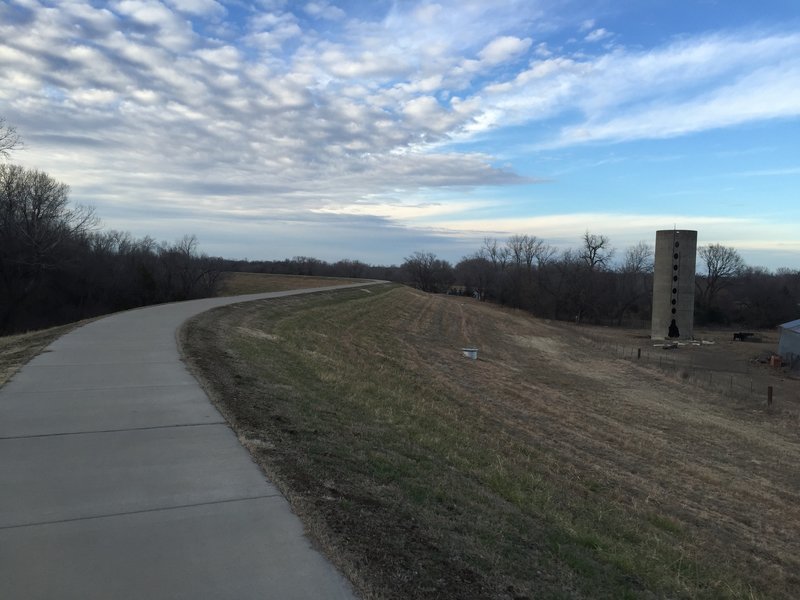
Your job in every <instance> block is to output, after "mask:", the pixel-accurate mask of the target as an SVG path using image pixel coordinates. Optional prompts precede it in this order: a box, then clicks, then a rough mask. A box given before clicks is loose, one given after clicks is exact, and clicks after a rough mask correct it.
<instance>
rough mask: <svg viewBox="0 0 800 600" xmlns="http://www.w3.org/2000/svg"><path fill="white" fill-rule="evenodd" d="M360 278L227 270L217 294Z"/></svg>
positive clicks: (319, 285)
mask: <svg viewBox="0 0 800 600" xmlns="http://www.w3.org/2000/svg"><path fill="white" fill-rule="evenodd" d="M358 282H359V280H358V279H345V278H339V277H307V276H305V275H273V274H270V273H238V272H227V273H224V274H223V275H222V278H221V279H220V285H219V291H218V292H217V296H239V295H240V294H260V293H263V292H283V291H286V290H301V289H307V288H312V287H325V286H328V285H346V284H348V283H358Z"/></svg>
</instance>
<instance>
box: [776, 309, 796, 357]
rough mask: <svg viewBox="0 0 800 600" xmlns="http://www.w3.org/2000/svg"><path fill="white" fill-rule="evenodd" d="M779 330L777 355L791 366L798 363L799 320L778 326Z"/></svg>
mask: <svg viewBox="0 0 800 600" xmlns="http://www.w3.org/2000/svg"><path fill="white" fill-rule="evenodd" d="M778 327H779V328H780V330H781V337H780V341H779V342H778V354H780V355H781V357H782V358H783V360H784V361H785V362H788V363H790V364H791V365H792V366H794V365H795V364H797V363H798V362H799V361H800V319H796V320H794V321H789V322H788V323H784V324H782V325H778Z"/></svg>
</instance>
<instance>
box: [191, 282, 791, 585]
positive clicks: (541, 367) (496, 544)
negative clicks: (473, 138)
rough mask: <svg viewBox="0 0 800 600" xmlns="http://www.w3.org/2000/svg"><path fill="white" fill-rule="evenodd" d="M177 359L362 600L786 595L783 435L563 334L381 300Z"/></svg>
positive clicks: (250, 326)
mask: <svg viewBox="0 0 800 600" xmlns="http://www.w3.org/2000/svg"><path fill="white" fill-rule="evenodd" d="M182 339H183V343H184V347H185V351H186V352H187V353H188V356H189V357H190V358H191V360H192V362H193V364H194V365H195V367H196V368H197V369H198V370H199V372H201V373H202V375H203V377H204V378H205V381H206V384H207V385H208V387H209V389H210V390H211V391H212V393H213V395H214V397H215V398H216V399H217V401H218V402H219V405H220V408H221V409H222V411H223V412H224V414H225V415H226V416H227V418H228V419H229V420H230V421H231V423H232V424H233V427H234V428H235V429H236V431H237V432H238V434H239V436H240V438H241V439H242V440H243V441H244V443H245V444H246V445H247V446H248V448H249V449H250V450H251V452H252V453H253V454H254V456H255V457H256V459H257V460H258V461H259V463H260V464H261V465H262V466H263V468H264V469H265V470H266V472H267V473H268V475H269V476H270V477H271V478H273V479H274V480H275V481H276V482H277V483H278V485H279V486H280V487H281V489H282V490H283V491H284V493H285V494H286V495H287V497H288V498H289V499H290V502H291V503H292V505H293V506H294V508H295V510H296V511H297V512H298V513H299V514H300V515H301V516H302V518H303V519H304V521H305V522H306V524H307V526H308V528H309V531H310V532H311V535H312V537H314V538H315V539H316V540H317V542H318V543H319V544H321V545H322V547H323V548H324V549H325V550H326V551H327V552H328V553H329V555H330V556H331V557H332V558H333V560H334V561H335V562H336V563H337V564H338V565H339V566H340V567H341V568H342V569H343V570H344V571H345V572H346V573H347V574H348V576H349V577H350V578H351V579H352V580H353V581H354V583H355V585H356V587H357V589H358V590H359V591H360V592H361V594H362V595H363V596H364V597H365V598H515V599H522V598H573V597H574V598H581V597H583V598H624V597H631V598H653V597H658V598H661V597H664V598H699V597H707V598H725V597H730V598H762V597H763V598H793V597H796V596H797V593H798V589H800V578H798V573H800V552H798V551H799V550H800V541H798V540H800V535H798V534H800V460H799V459H800V436H798V432H797V425H798V424H797V422H796V421H795V422H792V423H786V422H785V421H786V418H787V417H786V416H785V415H783V414H782V413H768V412H766V411H765V410H763V409H761V408H759V407H750V408H749V409H748V410H742V407H741V406H740V405H734V404H732V403H728V402H726V400H725V398H723V397H719V396H714V397H711V396H709V392H707V391H703V390H700V389H698V388H696V387H692V386H689V385H687V384H685V383H681V382H680V381H679V380H676V379H673V378H670V377H667V376H665V375H664V374H663V373H661V372H660V371H657V370H652V369H650V368H648V367H642V366H640V365H639V364H637V363H635V362H633V361H631V360H620V359H616V358H608V357H607V356H604V355H603V353H602V352H599V351H598V350H597V349H596V348H595V347H594V346H593V345H592V343H591V342H590V341H589V340H588V338H584V337H582V336H581V334H580V330H577V329H576V328H575V327H571V326H564V325H557V324H549V323H546V322H543V321H541V320H537V319H534V318H531V317H529V316H527V315H525V314H522V313H517V312H510V311H505V310H501V309H498V308H496V307H493V306H490V305H486V304H482V303H478V302H474V301H472V300H468V299H463V298H456V297H442V296H431V295H426V294H422V293H418V292H415V291H413V290H409V289H407V288H401V287H396V286H382V287H378V288H371V289H369V290H367V289H361V290H350V291H343V292H330V293H324V294H317V295H314V296H311V297H295V298H286V299H281V300H277V301H266V302H256V303H248V304H243V305H237V306H234V307H230V308H226V309H221V310H217V311H212V312H210V313H206V314H205V315H202V316H200V317H198V318H196V319H194V320H193V321H191V322H190V323H189V324H188V325H187V326H186V327H185V328H184V330H183V334H182ZM467 345H469V346H473V345H474V346H477V347H478V348H479V352H480V353H479V360H477V361H471V360H469V359H466V358H463V357H462V356H461V355H460V352H459V350H460V348H461V347H462V346H467Z"/></svg>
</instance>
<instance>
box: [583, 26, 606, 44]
mask: <svg viewBox="0 0 800 600" xmlns="http://www.w3.org/2000/svg"><path fill="white" fill-rule="evenodd" d="M609 37H611V32H610V31H607V30H606V29H603V28H602V27H600V28H599V29H594V30H592V31H590V32H589V33H588V34H586V37H585V38H584V39H585V40H586V41H587V42H599V41H601V40H604V39H606V38H609Z"/></svg>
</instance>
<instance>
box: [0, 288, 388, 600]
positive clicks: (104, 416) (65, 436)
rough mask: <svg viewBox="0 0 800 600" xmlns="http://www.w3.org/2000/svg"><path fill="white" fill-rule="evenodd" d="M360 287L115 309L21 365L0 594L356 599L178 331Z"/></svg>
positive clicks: (0, 450) (2, 504) (0, 500)
mask: <svg viewBox="0 0 800 600" xmlns="http://www.w3.org/2000/svg"><path fill="white" fill-rule="evenodd" d="M376 283H377V282H376ZM361 285H363V284H356V285H350V286H335V287H328V288H315V289H307V290H297V291H291V292H276V293H269V294H254V295H249V296H237V297H232V298H209V299H203V300H193V301H189V302H180V303H175V304H165V305H160V306H154V307H148V308H143V309H137V310H132V311H128V312H124V313H118V314H115V315H112V316H109V317H105V318H103V319H101V320H98V321H95V322H93V323H90V324H88V325H85V326H83V327H80V328H79V329H76V330H75V331H73V332H71V333H69V334H67V335H65V336H63V337H62V338H60V339H58V340H57V341H56V342H54V343H53V344H51V345H50V346H49V347H48V348H47V350H46V351H45V352H43V353H42V354H40V355H39V356H38V357H36V358H35V359H34V360H32V361H31V362H30V363H28V364H27V365H26V366H25V367H24V368H23V369H22V370H20V371H19V372H18V373H17V374H16V376H15V377H14V378H13V379H12V380H11V381H10V382H8V383H7V384H6V385H5V386H4V387H3V388H1V389H0V596H1V597H3V598H9V599H17V598H19V599H34V598H42V599H44V598H47V599H50V598H53V599H59V600H61V599H68V598H74V599H76V600H77V599H80V600H88V599H92V598H97V599H104V600H105V599H111V598H114V599H124V598H131V599H134V598H135V599H140V598H149V599H160V598H164V599H166V598H169V599H177V598H187V599H189V598H191V599H193V600H197V599H203V598H208V599H215V600H217V599H222V598H231V599H237V600H238V599H247V598H259V599H267V598H274V599H280V600H288V599H303V600H306V599H313V598H324V599H338V598H342V599H344V598H348V599H351V598H354V595H353V592H352V591H351V589H350V586H349V584H348V583H347V582H346V581H345V580H344V578H343V577H342V576H341V575H340V574H339V573H338V572H337V571H336V570H335V569H334V568H333V567H332V566H331V565H330V563H328V562H327V561H326V560H325V559H324V558H323V557H322V555H320V554H319V553H318V552H317V551H316V550H314V549H313V548H312V547H311V545H310V543H309V541H308V540H307V538H306V537H305V536H304V534H303V527H302V525H301V523H300V521H299V520H298V519H297V517H296V516H295V515H294V514H293V513H292V512H291V510H290V508H289V505H288V503H287V502H286V500H285V499H284V498H283V497H282V496H281V495H280V493H279V492H278V491H277V489H276V488H275V487H273V486H272V484H270V483H269V482H268V481H267V480H266V479H265V477H264V475H263V474H262V473H261V471H260V470H259V468H258V467H257V466H256V464H255V463H254V462H253V461H252V460H251V459H250V456H249V454H248V453H247V451H246V450H245V449H244V448H242V446H241V445H240V444H239V442H238V440H237V439H236V436H235V435H234V434H233V432H232V431H231V430H230V428H229V427H228V426H227V424H226V423H225V422H224V420H223V419H222V417H221V416H220V414H219V413H218V412H217V410H216V409H215V408H214V407H213V406H212V404H211V403H210V402H209V400H208V398H207V396H206V395H205V392H204V391H203V390H202V389H201V388H200V386H199V385H198V383H197V382H196V380H195V379H194V377H192V375H191V374H190V373H189V371H188V370H187V369H186V367H185V365H184V363H183V362H181V359H180V357H179V354H178V349H177V344H176V341H175V334H176V330H177V328H178V327H179V326H180V325H181V323H183V322H184V321H185V320H186V319H188V318H190V317H192V316H194V315H196V314H198V313H200V312H203V311H206V310H208V309H210V308H214V307H217V306H223V305H226V304H233V303H235V302H242V301H245V300H258V299H264V298H275V297H280V296H287V295H293V294H303V293H311V292H317V291H323V290H325V291H328V290H332V289H341V288H346V287H360V286H361Z"/></svg>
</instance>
